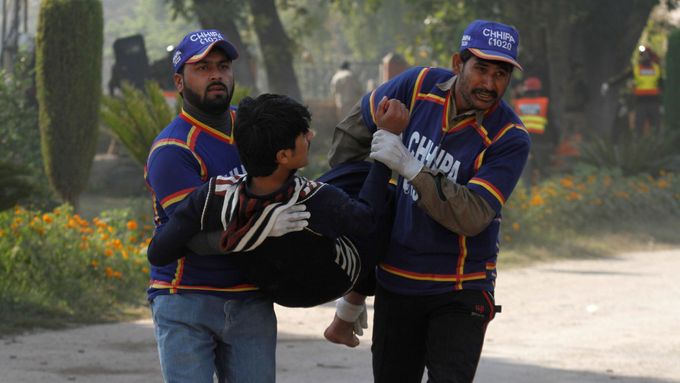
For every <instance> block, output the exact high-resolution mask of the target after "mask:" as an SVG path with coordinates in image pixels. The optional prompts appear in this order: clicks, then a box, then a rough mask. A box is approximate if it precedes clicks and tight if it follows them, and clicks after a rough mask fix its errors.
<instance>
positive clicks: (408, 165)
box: [370, 129, 423, 181]
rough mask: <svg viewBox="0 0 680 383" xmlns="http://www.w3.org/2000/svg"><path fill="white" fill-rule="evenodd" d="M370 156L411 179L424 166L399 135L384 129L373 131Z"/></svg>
mask: <svg viewBox="0 0 680 383" xmlns="http://www.w3.org/2000/svg"><path fill="white" fill-rule="evenodd" d="M370 157H371V158H372V159H374V160H376V161H380V162H382V163H383V164H385V165H387V167H388V168H390V169H392V170H394V171H395V172H397V173H399V174H400V175H401V176H402V177H404V178H405V179H407V180H409V181H411V180H412V179H414V178H415V177H416V176H417V175H418V173H420V170H421V169H422V168H423V164H422V163H421V162H420V161H418V160H416V159H415V157H413V155H412V154H411V153H409V151H408V149H406V147H405V146H404V144H402V143H401V138H399V136H397V135H396V134H393V133H390V132H388V131H386V130H382V129H378V131H376V132H375V133H373V141H372V142H371V155H370Z"/></svg>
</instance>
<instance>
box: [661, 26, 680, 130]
mask: <svg viewBox="0 0 680 383" xmlns="http://www.w3.org/2000/svg"><path fill="white" fill-rule="evenodd" d="M663 109H664V113H665V118H664V120H665V121H664V122H665V125H666V130H668V131H674V132H680V29H675V30H673V31H672V32H671V33H670V34H669V35H668V52H667V53H666V78H665V79H664V83H663Z"/></svg>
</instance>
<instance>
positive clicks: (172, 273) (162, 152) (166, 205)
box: [145, 109, 257, 300]
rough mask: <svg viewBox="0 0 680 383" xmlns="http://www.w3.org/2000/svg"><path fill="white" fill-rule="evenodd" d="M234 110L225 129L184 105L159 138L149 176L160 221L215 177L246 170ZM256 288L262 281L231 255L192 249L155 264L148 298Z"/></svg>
mask: <svg viewBox="0 0 680 383" xmlns="http://www.w3.org/2000/svg"><path fill="white" fill-rule="evenodd" d="M229 116H230V119H231V124H230V125H229V126H230V127H232V128H231V129H230V131H228V132H226V133H224V132H221V131H219V130H216V129H213V128H211V127H209V126H207V125H205V124H203V123H201V122H200V121H198V120H196V119H195V118H193V117H192V116H190V115H189V114H187V113H186V112H184V111H182V112H181V113H180V114H179V115H178V116H177V117H176V118H175V119H174V120H173V121H172V122H171V123H170V124H169V125H168V126H167V127H166V128H165V129H163V131H161V133H160V134H159V135H158V137H156V139H155V140H154V143H153V145H152V146H151V150H150V152H149V158H148V160H147V166H146V169H145V178H146V181H147V184H148V186H149V189H150V190H151V194H152V198H153V206H154V222H155V224H156V227H160V226H162V225H163V224H165V222H167V220H168V216H169V215H172V214H173V212H174V210H175V208H176V206H177V203H178V202H180V201H182V200H183V199H184V198H185V197H186V196H187V195H188V194H189V193H191V192H192V191H193V190H194V189H196V188H197V187H199V186H201V185H202V184H203V183H205V182H206V181H208V179H210V177H215V176H218V175H224V174H227V175H235V174H241V173H244V172H245V171H244V169H243V167H242V165H241V161H240V159H239V156H238V151H237V150H236V147H235V145H234V142H233V141H234V139H233V134H232V131H231V130H233V126H234V120H235V111H234V110H233V109H232V110H230V113H229ZM254 290H257V287H256V286H254V285H253V284H251V283H249V282H248V281H247V280H246V279H245V277H244V273H243V271H242V270H241V268H240V267H238V266H237V265H235V264H234V262H233V260H231V259H229V258H228V257H224V256H221V255H207V256H206V255H204V256H197V255H194V254H192V253H187V254H186V256H185V257H183V258H180V259H179V260H177V261H175V262H172V263H171V264H169V265H166V266H162V267H156V266H152V267H151V282H150V286H149V290H148V298H149V300H152V299H153V297H155V296H156V295H159V294H175V293H183V292H193V293H207V294H216V295H221V296H237V295H242V294H243V293H245V292H249V291H254Z"/></svg>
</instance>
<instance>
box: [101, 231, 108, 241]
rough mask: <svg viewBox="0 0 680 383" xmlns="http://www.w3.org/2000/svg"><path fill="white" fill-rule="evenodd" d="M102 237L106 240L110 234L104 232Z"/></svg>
mask: <svg viewBox="0 0 680 383" xmlns="http://www.w3.org/2000/svg"><path fill="white" fill-rule="evenodd" d="M101 238H102V241H106V240H107V239H109V234H108V233H104V234H102V236H101Z"/></svg>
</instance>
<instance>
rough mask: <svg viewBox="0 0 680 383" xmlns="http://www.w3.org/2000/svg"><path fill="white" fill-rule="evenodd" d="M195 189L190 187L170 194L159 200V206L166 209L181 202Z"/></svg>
mask: <svg viewBox="0 0 680 383" xmlns="http://www.w3.org/2000/svg"><path fill="white" fill-rule="evenodd" d="M195 189H196V187H191V188H186V189H182V190H180V191H178V192H175V193H172V194H170V195H169V196H167V197H165V198H163V199H162V200H161V206H163V209H167V208H168V206H170V205H172V204H174V203H177V202H179V201H181V200H183V199H184V198H185V197H186V196H187V195H189V193H191V192H192V191H194V190H195Z"/></svg>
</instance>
